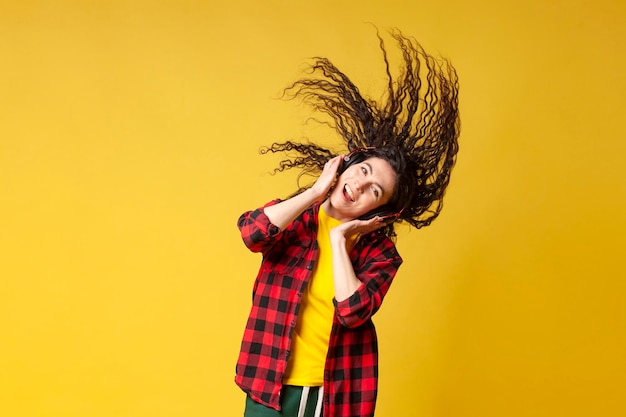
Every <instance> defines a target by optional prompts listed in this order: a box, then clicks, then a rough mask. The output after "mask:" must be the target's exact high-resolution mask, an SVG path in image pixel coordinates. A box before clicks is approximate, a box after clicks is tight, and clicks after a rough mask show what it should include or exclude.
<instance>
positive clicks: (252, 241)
mask: <svg viewBox="0 0 626 417" xmlns="http://www.w3.org/2000/svg"><path fill="white" fill-rule="evenodd" d="M280 201H281V200H273V201H270V202H269V203H267V204H266V205H264V206H263V207H260V208H258V209H256V210H250V211H247V212H245V213H243V214H242V215H241V216H240V217H239V220H238V221H237V227H238V228H239V232H240V233H241V238H242V239H243V242H244V243H245V245H246V246H247V247H248V249H250V250H251V251H252V252H262V253H265V252H266V251H267V250H268V249H269V248H270V247H272V245H273V244H274V242H276V241H277V240H278V239H279V237H280V235H281V230H280V229H279V228H278V226H276V225H275V224H273V223H272V222H271V221H270V219H269V217H267V215H266V214H265V211H264V209H265V207H269V206H272V205H274V204H277V203H279V202H280Z"/></svg>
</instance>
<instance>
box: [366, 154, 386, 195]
mask: <svg viewBox="0 0 626 417" xmlns="http://www.w3.org/2000/svg"><path fill="white" fill-rule="evenodd" d="M363 164H364V165H366V166H367V169H368V170H369V172H370V175H371V174H373V173H374V170H373V169H372V166H371V165H370V164H369V162H367V161H365V162H363ZM375 184H376V185H377V186H378V188H380V198H383V196H384V195H385V189H384V188H383V186H382V185H380V184H379V183H375Z"/></svg>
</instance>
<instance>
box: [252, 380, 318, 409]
mask: <svg viewBox="0 0 626 417" xmlns="http://www.w3.org/2000/svg"><path fill="white" fill-rule="evenodd" d="M321 388H322V387H310V388H309V387H294V386H292V385H285V386H283V389H282V392H281V398H280V404H281V408H282V409H281V411H276V410H274V409H273V408H269V407H266V406H264V405H262V404H259V403H257V402H256V401H254V400H252V399H251V398H250V396H248V397H247V398H246V409H245V411H244V413H243V416H244V417H319V416H321V415H322V414H321V410H322V407H321V403H322V398H321V397H322V389H321Z"/></svg>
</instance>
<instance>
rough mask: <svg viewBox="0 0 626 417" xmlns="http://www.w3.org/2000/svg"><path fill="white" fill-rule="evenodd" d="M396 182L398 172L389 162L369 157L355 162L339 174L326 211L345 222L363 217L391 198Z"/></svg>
mask: <svg viewBox="0 0 626 417" xmlns="http://www.w3.org/2000/svg"><path fill="white" fill-rule="evenodd" d="M395 185H396V173H395V171H394V170H393V168H391V165H389V162H387V161H385V160H384V159H380V158H369V159H366V160H365V161H363V162H360V163H358V164H354V165H351V166H350V167H348V168H347V169H346V170H345V171H344V172H343V173H342V174H341V175H340V176H339V178H337V182H336V184H335V187H334V188H333V190H332V193H331V194H330V197H329V199H328V200H327V204H326V206H325V209H326V212H327V213H328V215H329V216H331V217H334V218H335V219H337V220H340V221H343V222H345V221H349V220H353V219H356V218H359V217H360V216H362V215H363V214H365V213H367V212H369V211H371V210H373V209H375V208H377V207H380V206H382V205H384V204H386V203H387V202H389V200H390V199H391V195H392V194H393V190H394V188H395Z"/></svg>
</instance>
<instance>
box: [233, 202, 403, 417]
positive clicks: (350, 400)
mask: <svg viewBox="0 0 626 417" xmlns="http://www.w3.org/2000/svg"><path fill="white" fill-rule="evenodd" d="M279 201H280V200H274V201H272V202H270V203H268V204H267V205H272V204H276V203H278V202H279ZM318 210H319V203H316V204H314V205H313V206H311V207H310V208H309V209H307V210H306V211H305V212H304V213H302V214H301V215H300V216H299V217H298V218H297V219H296V220H294V221H293V222H292V223H291V224H290V225H289V226H288V227H287V228H286V229H285V230H284V231H282V232H281V231H280V230H279V229H278V228H277V227H276V226H275V225H273V224H271V223H270V221H269V219H268V217H267V216H266V215H265V214H264V212H263V209H262V208H260V209H257V210H254V211H249V212H246V213H244V214H243V215H241V217H240V218H239V221H238V226H239V229H240V231H241V235H242V238H243V241H244V242H245V244H246V246H247V247H248V248H249V249H250V250H251V251H253V252H261V253H262V254H263V262H262V264H261V268H260V270H259V274H258V276H257V279H256V281H255V283H254V288H253V294H252V310H251V312H250V316H249V318H248V322H247V324H246V328H245V331H244V336H243V341H242V344H241V351H240V354H239V359H238V361H237V374H236V377H235V382H236V383H237V384H238V385H239V386H240V387H241V389H242V390H243V391H245V392H246V393H248V395H249V396H250V397H251V398H252V399H253V400H255V401H257V402H259V403H261V404H264V405H266V406H268V407H271V408H274V409H276V410H280V392H281V389H282V376H283V373H284V371H285V368H286V366H287V358H288V356H289V349H290V343H291V332H292V330H293V328H294V327H295V324H296V318H297V314H298V310H299V307H300V299H301V297H302V292H303V290H304V287H305V286H306V283H307V280H308V279H309V277H310V276H311V273H312V271H313V268H314V265H315V262H316V259H317V256H318V252H319V248H318V245H317V237H316V233H317V213H318ZM350 258H351V259H352V264H353V266H354V270H355V272H356V274H357V277H358V278H359V279H360V280H361V282H362V283H363V285H361V287H360V288H359V289H358V290H357V292H355V293H354V294H353V295H352V296H351V297H350V298H348V299H347V300H343V301H341V302H337V301H336V300H334V301H333V302H334V304H335V311H336V314H335V319H334V322H333V327H332V331H331V336H330V345H329V350H328V356H327V359H326V367H325V371H324V403H323V407H324V408H323V415H324V417H339V416H341V417H367V416H373V414H374V407H375V402H376V390H377V381H378V348H377V342H376V332H375V329H374V324H373V323H372V321H371V317H372V315H373V314H374V313H375V312H376V311H377V310H378V308H379V307H380V305H381V303H382V301H383V297H384V296H385V294H386V293H387V290H388V289H389V286H390V285H391V282H392V280H393V277H394V276H395V274H396V272H397V270H398V268H399V267H400V264H401V263H402V259H401V258H400V255H399V254H398V252H397V251H396V248H395V246H394V244H393V243H392V242H391V241H390V240H389V239H387V238H386V237H383V236H382V235H380V234H377V233H371V234H368V235H365V236H362V237H361V238H360V239H359V241H358V242H357V244H356V245H355V247H354V249H353V250H352V251H351V252H350Z"/></svg>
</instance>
